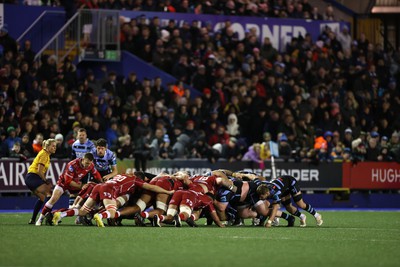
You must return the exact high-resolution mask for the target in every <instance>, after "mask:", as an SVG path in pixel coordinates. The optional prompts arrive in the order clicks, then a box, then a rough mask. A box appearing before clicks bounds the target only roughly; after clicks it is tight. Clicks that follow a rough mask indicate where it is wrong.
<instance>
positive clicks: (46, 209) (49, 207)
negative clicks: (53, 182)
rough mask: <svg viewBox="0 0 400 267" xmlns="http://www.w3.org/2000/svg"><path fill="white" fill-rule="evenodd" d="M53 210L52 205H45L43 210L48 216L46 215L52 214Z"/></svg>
mask: <svg viewBox="0 0 400 267" xmlns="http://www.w3.org/2000/svg"><path fill="white" fill-rule="evenodd" d="M52 208H53V205H52V204H50V203H46V204H44V208H43V209H42V214H43V215H46V213H48V212H51V209H52Z"/></svg>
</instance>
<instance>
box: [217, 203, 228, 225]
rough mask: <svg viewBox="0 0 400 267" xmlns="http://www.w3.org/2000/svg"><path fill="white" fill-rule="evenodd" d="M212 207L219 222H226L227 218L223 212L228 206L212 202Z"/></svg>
mask: <svg viewBox="0 0 400 267" xmlns="http://www.w3.org/2000/svg"><path fill="white" fill-rule="evenodd" d="M214 206H215V209H216V211H217V215H218V218H219V219H220V220H221V221H226V220H227V216H226V212H225V210H226V207H227V206H228V203H222V202H219V201H215V202H214Z"/></svg>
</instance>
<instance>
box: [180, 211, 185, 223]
mask: <svg viewBox="0 0 400 267" xmlns="http://www.w3.org/2000/svg"><path fill="white" fill-rule="evenodd" d="M179 218H181V220H182V221H185V215H183V213H179Z"/></svg>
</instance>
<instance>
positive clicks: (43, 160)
mask: <svg viewBox="0 0 400 267" xmlns="http://www.w3.org/2000/svg"><path fill="white" fill-rule="evenodd" d="M39 164H42V165H44V169H43V173H39V172H38V167H39ZM49 167H50V154H49V153H47V152H46V150H44V149H42V150H40V152H39V153H38V154H37V156H36V158H35V159H34V160H33V162H32V164H31V166H29V169H28V173H36V174H38V175H41V174H43V176H44V175H45V174H46V172H47V170H48V169H49Z"/></svg>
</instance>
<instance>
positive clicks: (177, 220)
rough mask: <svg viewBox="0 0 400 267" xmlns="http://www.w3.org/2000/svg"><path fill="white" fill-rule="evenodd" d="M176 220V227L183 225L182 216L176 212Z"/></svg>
mask: <svg viewBox="0 0 400 267" xmlns="http://www.w3.org/2000/svg"><path fill="white" fill-rule="evenodd" d="M174 220H175V227H181V226H182V221H181V217H179V214H175V216H174Z"/></svg>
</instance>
